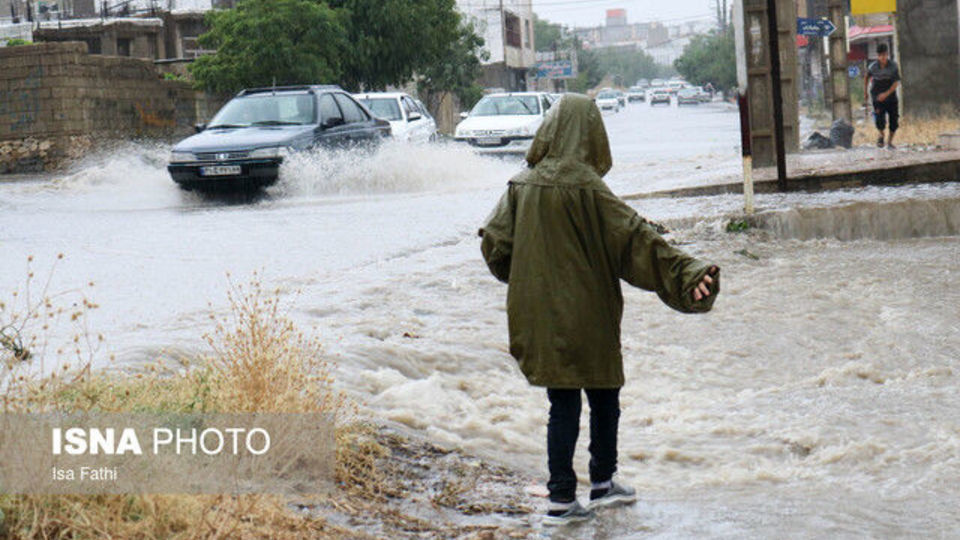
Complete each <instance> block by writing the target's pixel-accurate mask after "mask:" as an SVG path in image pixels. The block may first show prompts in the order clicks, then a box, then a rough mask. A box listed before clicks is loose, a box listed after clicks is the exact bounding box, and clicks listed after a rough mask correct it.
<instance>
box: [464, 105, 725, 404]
mask: <svg viewBox="0 0 960 540" xmlns="http://www.w3.org/2000/svg"><path fill="white" fill-rule="evenodd" d="M527 162H528V163H529V165H530V168H528V169H527V170H526V171H524V172H522V173H520V174H519V175H517V176H515V177H514V178H513V179H511V180H510V182H509V185H508V188H507V192H506V193H505V194H504V195H503V197H502V198H501V199H500V202H499V203H498V204H497V207H496V208H495V209H494V211H493V213H492V214H491V215H490V218H489V219H488V221H487V223H486V225H484V227H483V228H482V229H480V236H481V237H482V238H483V241H482V246H481V249H482V251H483V257H484V259H485V260H486V263H487V266H488V267H489V268H490V271H491V272H492V273H493V275H494V276H496V278H497V279H499V280H500V281H503V282H505V283H508V284H509V288H508V290H507V317H508V325H509V330H510V353H511V354H512V355H513V357H514V358H516V359H517V360H518V361H519V363H520V369H521V371H522V372H523V373H524V375H526V377H527V380H528V381H529V382H530V384H533V385H535V386H545V387H549V388H619V387H621V386H623V382H624V378H623V358H622V355H621V352H620V319H621V316H622V314H623V296H622V293H621V290H620V280H621V279H623V280H626V281H627V283H630V284H631V285H634V286H636V287H640V288H642V289H646V290H649V291H655V292H656V293H657V294H658V295H659V296H660V299H661V300H663V302H665V303H666V304H667V305H668V306H670V307H672V308H674V309H676V310H678V311H681V312H684V313H698V312H705V311H709V310H710V308H711V307H712V306H713V301H714V299H716V297H717V293H718V292H719V290H720V280H719V278H720V275H719V272H718V273H717V274H716V275H714V276H713V277H714V282H713V285H711V289H710V296H708V297H706V298H704V299H702V300H700V301H698V302H695V301H694V300H693V298H692V292H693V288H694V287H695V286H696V285H697V284H698V283H699V282H700V281H701V280H702V279H703V276H704V275H705V274H706V273H707V271H708V269H709V267H710V265H708V264H705V263H703V262H700V261H698V260H696V259H694V258H692V257H690V256H689V255H686V254H685V253H683V252H682V251H680V250H678V249H676V248H674V247H672V246H671V245H669V244H668V243H667V242H666V241H664V240H663V238H661V237H660V236H659V235H658V234H657V233H656V232H655V231H654V229H653V227H651V226H650V225H649V224H648V223H647V221H646V220H644V219H643V218H641V217H640V216H639V215H637V213H636V212H635V211H634V210H633V209H632V208H630V207H629V206H627V204H626V203H624V202H623V201H621V200H620V199H619V198H618V197H617V196H616V195H614V194H613V193H612V192H611V191H610V189H609V188H608V187H607V185H606V184H605V183H604V182H603V180H602V176H603V175H604V174H606V173H607V171H609V170H610V167H611V165H612V164H613V163H612V159H611V157H610V146H609V143H608V141H607V133H606V131H605V130H604V127H603V120H602V118H601V116H600V111H599V110H597V107H596V105H594V103H593V102H592V101H591V100H590V99H589V98H587V97H586V96H582V95H572V94H568V95H566V96H564V97H563V98H562V99H561V100H560V101H559V102H558V103H557V104H556V105H554V106H553V108H552V109H551V110H550V112H549V113H548V114H547V117H546V118H545V119H544V122H543V124H542V125H541V127H540V129H539V130H538V131H537V135H536V137H535V139H534V141H533V144H532V145H531V147H530V150H529V151H528V152H527Z"/></svg>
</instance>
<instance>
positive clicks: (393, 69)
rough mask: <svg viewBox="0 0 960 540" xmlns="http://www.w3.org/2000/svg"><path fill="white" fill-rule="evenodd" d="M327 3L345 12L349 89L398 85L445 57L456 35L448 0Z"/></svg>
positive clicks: (457, 18)
mask: <svg viewBox="0 0 960 540" xmlns="http://www.w3.org/2000/svg"><path fill="white" fill-rule="evenodd" d="M328 1H329V4H330V5H331V6H333V7H335V8H342V9H344V10H346V11H347V12H348V13H349V14H350V17H349V24H348V33H349V42H350V46H349V48H347V49H345V50H344V51H343V54H344V56H345V58H346V63H345V66H344V73H343V84H344V86H346V87H347V88H350V89H352V90H359V89H360V87H361V86H363V87H365V88H367V89H371V90H381V89H384V88H386V87H387V86H389V85H400V84H403V83H405V82H407V81H409V80H411V79H412V77H413V75H414V73H417V72H420V71H422V70H425V69H428V68H429V67H431V66H432V65H433V64H434V63H436V62H446V61H450V60H449V59H448V58H447V55H448V54H449V53H450V52H451V50H452V49H451V44H453V43H456V42H457V41H458V40H459V39H460V38H461V34H462V31H461V26H460V14H459V13H458V12H457V10H456V4H455V2H454V0H328ZM454 49H455V48H454Z"/></svg>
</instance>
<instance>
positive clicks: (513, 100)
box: [470, 96, 540, 116]
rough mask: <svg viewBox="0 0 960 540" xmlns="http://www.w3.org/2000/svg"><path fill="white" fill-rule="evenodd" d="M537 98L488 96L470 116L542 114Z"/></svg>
mask: <svg viewBox="0 0 960 540" xmlns="http://www.w3.org/2000/svg"><path fill="white" fill-rule="evenodd" d="M539 101H540V100H538V99H537V96H487V97H485V98H483V99H481V100H480V102H479V103H477V105H476V106H475V107H474V108H473V110H472V111H470V116H503V115H514V114H516V115H530V114H540V105H539Z"/></svg>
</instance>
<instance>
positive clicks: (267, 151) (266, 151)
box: [249, 146, 290, 158]
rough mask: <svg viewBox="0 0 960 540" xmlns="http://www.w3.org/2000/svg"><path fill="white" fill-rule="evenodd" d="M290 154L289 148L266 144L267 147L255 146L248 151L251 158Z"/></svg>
mask: <svg viewBox="0 0 960 540" xmlns="http://www.w3.org/2000/svg"><path fill="white" fill-rule="evenodd" d="M288 155H290V149H289V148H287V147H286V146H268V147H267V148H257V149H256V150H254V151H252V152H250V154H249V157H252V158H276V157H286V156H288Z"/></svg>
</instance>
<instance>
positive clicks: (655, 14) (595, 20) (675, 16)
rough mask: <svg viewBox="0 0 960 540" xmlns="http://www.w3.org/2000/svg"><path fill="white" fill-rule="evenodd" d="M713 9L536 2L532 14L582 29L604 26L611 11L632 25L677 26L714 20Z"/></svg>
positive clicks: (601, 0) (630, 2)
mask: <svg viewBox="0 0 960 540" xmlns="http://www.w3.org/2000/svg"><path fill="white" fill-rule="evenodd" d="M728 4H729V2H728ZM713 6H714V0H670V1H664V0H533V11H534V12H535V13H536V14H537V15H538V16H540V17H541V18H544V19H547V20H549V21H551V22H559V23H563V24H566V25H568V26H580V27H583V26H597V25H601V24H603V22H604V20H605V18H606V11H607V10H608V9H612V8H623V9H626V10H627V22H629V23H635V22H650V21H661V22H664V23H667V24H677V23H681V22H686V21H689V20H692V19H696V18H697V17H698V16H702V17H709V16H714V17H715V11H714V7H713Z"/></svg>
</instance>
